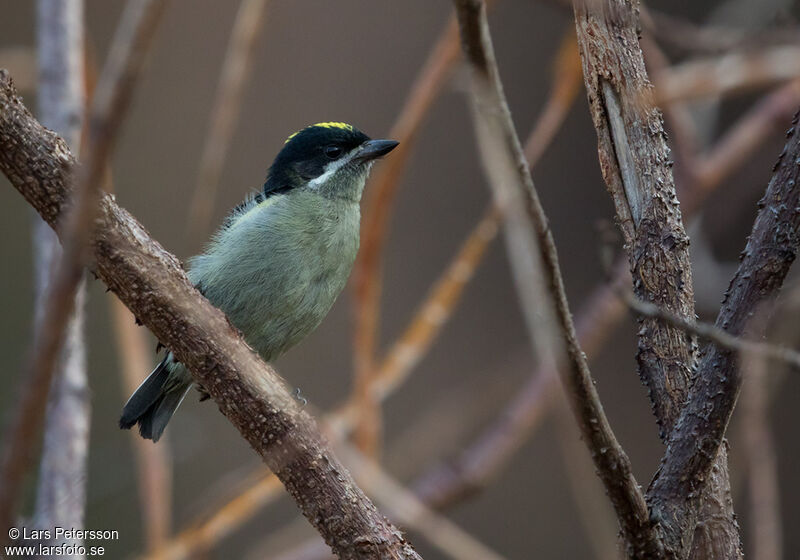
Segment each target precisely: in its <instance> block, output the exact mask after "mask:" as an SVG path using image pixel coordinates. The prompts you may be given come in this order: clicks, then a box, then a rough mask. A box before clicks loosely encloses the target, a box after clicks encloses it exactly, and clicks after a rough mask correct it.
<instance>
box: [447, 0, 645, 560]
mask: <svg viewBox="0 0 800 560" xmlns="http://www.w3.org/2000/svg"><path fill="white" fill-rule="evenodd" d="M455 5H456V10H457V12H458V19H459V27H460V30H461V43H462V49H463V51H464V56H465V58H466V60H467V62H468V64H469V66H470V67H471V69H472V72H471V75H472V92H473V101H474V102H473V115H474V119H473V120H474V123H475V128H476V135H477V139H478V145H479V149H480V154H481V159H482V162H483V165H484V168H485V171H486V175H487V178H488V180H489V183H490V185H491V186H492V189H493V192H494V198H495V201H496V202H497V204H498V206H499V207H500V209H501V211H502V212H503V214H504V215H505V224H506V243H507V247H508V252H509V257H510V261H511V267H512V273H513V275H514V278H515V284H516V288H517V293H518V295H519V297H520V302H521V306H522V311H523V315H524V317H525V320H526V324H527V328H528V335H529V338H530V339H531V342H532V344H533V346H534V348H535V350H536V353H537V357H538V358H539V360H540V361H542V362H543V363H545V364H548V363H552V364H563V368H564V375H563V380H564V384H565V386H566V388H567V392H568V395H569V398H570V404H571V405H572V408H573V412H574V414H575V417H576V420H577V421H578V424H579V426H580V428H581V433H582V435H583V437H584V439H585V441H586V444H587V446H588V447H589V450H590V452H591V454H592V459H593V460H594V461H595V466H596V467H597V469H598V471H599V473H598V474H599V475H600V478H601V480H602V481H603V483H604V484H605V487H606V491H607V492H608V494H609V496H610V498H611V501H612V503H613V504H614V507H615V510H616V511H617V516H618V520H619V522H620V526H621V527H622V530H623V533H624V535H625V537H626V541H627V543H629V546H630V547H631V548H632V549H636V550H639V551H642V553H645V554H651V555H658V554H659V550H660V543H659V542H658V540H657V539H656V538H655V535H653V534H652V532H651V531H650V521H649V514H648V511H647V507H646V505H645V503H644V496H643V494H642V492H641V489H640V488H639V485H638V483H637V482H636V479H635V478H634V476H633V473H632V472H631V466H630V461H629V460H628V457H627V456H626V455H625V452H624V451H623V449H622V447H621V446H620V444H619V442H618V441H617V439H616V437H615V436H614V433H613V431H612V430H611V426H610V425H609V423H608V419H607V418H606V416H605V412H604V411H603V407H602V405H601V404H600V399H599V396H598V394H597V391H596V389H595V386H594V381H593V380H592V377H591V374H590V372H589V367H588V364H587V362H586V356H585V355H584V354H583V351H582V350H581V348H580V346H579V344H578V341H577V335H576V333H575V327H574V325H573V323H572V316H571V314H570V311H569V306H568V304H567V299H566V294H565V291H564V285H563V280H562V278H561V271H560V268H559V264H558V256H557V253H556V248H555V244H554V241H553V237H552V233H551V232H550V229H549V226H548V225H547V218H546V216H545V214H544V210H543V209H542V207H541V204H540V202H539V198H538V195H537V193H536V190H535V188H534V186H533V181H532V179H531V176H530V172H529V170H528V166H527V164H526V163H525V159H524V156H523V153H522V148H521V146H520V144H519V139H518V138H517V136H516V132H515V130H514V125H513V122H512V120H511V115H510V112H509V109H508V105H507V103H506V100H505V96H504V94H503V88H502V84H501V81H500V76H499V72H498V69H497V63H496V61H495V57H494V50H493V47H492V43H491V37H490V34H489V26H488V22H487V20H486V7H485V5H484V4H483V2H480V1H477V0H456V2H455Z"/></svg>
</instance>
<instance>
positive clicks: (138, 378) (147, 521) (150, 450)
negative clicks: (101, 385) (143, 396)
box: [109, 296, 172, 551]
mask: <svg viewBox="0 0 800 560" xmlns="http://www.w3.org/2000/svg"><path fill="white" fill-rule="evenodd" d="M109 305H110V307H111V320H112V325H113V329H114V336H115V338H116V340H117V346H118V349H119V357H120V370H121V375H122V379H123V382H124V383H123V387H124V388H125V394H126V395H130V394H131V393H132V392H133V391H135V390H136V388H137V387H138V386H139V384H140V383H141V382H142V381H143V380H144V378H143V375H145V374H146V373H147V372H148V371H150V369H151V368H150V366H151V364H150V359H149V356H150V353H149V352H148V347H147V343H146V340H145V336H144V331H143V330H142V329H141V328H140V327H138V326H137V325H136V320H135V318H134V316H133V314H132V313H131V312H130V311H128V308H127V307H125V305H124V304H123V303H122V302H121V301H119V299H117V298H116V297H113V296H112V297H111V301H110V302H109ZM130 436H131V444H132V445H133V448H134V455H135V457H136V471H137V476H138V478H139V481H138V490H139V503H140V506H141V507H140V514H141V517H142V527H143V528H144V536H145V539H144V540H145V545H146V547H147V550H148V551H155V550H158V548H159V547H161V546H163V544H164V542H165V541H166V539H167V537H168V535H169V528H170V525H171V524H172V499H171V497H172V464H171V458H170V455H169V450H170V448H169V446H167V445H153V444H152V443H151V442H149V441H147V440H145V439H142V438H141V437H139V435H138V434H136V433H131V434H130Z"/></svg>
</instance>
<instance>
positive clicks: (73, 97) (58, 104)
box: [33, 0, 90, 544]
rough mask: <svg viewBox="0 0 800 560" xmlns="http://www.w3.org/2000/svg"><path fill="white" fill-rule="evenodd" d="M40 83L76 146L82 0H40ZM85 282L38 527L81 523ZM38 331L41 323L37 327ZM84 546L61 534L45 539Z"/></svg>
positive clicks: (66, 358) (50, 111) (37, 233)
mask: <svg viewBox="0 0 800 560" xmlns="http://www.w3.org/2000/svg"><path fill="white" fill-rule="evenodd" d="M37 19H38V21H37V40H38V49H37V52H38V56H39V64H38V68H39V87H38V89H37V93H38V101H39V111H40V113H41V119H42V122H43V123H45V125H46V126H48V127H49V128H51V129H52V130H54V131H55V132H57V133H58V134H61V135H62V136H63V137H64V139H65V141H66V142H67V144H68V145H69V146H70V148H71V149H73V150H75V151H77V150H78V148H79V144H80V138H81V127H82V124H83V120H84V119H83V115H84V95H85V94H84V89H83V59H84V55H83V0H40V1H39V2H38V5H37ZM34 248H35V252H36V257H35V261H36V276H37V282H36V284H37V297H36V318H37V322H38V323H40V324H41V322H42V321H46V320H47V317H46V315H45V309H44V308H43V306H44V302H45V294H46V293H47V284H48V282H49V280H50V272H51V271H52V270H54V265H55V264H56V263H57V262H58V258H59V257H60V255H61V246H60V245H59V243H58V238H57V237H56V235H55V233H53V231H52V230H51V229H50V228H49V227H48V225H47V224H45V223H44V222H43V221H42V219H41V218H39V216H38V215H34ZM85 288H86V287H85V285H84V284H83V283H81V285H80V286H79V288H78V290H77V292H76V301H75V306H74V312H73V314H72V317H70V319H69V321H68V324H67V327H66V335H65V338H64V346H63V348H62V350H61V355H60V357H59V359H58V364H57V369H56V372H55V374H54V377H53V381H52V386H51V387H50V393H49V396H48V405H47V414H46V420H45V428H44V444H43V446H42V457H41V466H40V470H39V483H38V488H37V496H36V509H35V513H34V520H33V523H34V525H35V528H37V529H50V528H52V527H56V526H62V527H75V528H82V527H83V519H84V512H85V506H86V463H87V456H88V447H89V412H90V405H89V392H88V382H87V379H86V348H85V339H84V335H83V324H84V301H85V295H86V289H85ZM38 328H41V325H40V326H39V327H38ZM67 543H69V544H81V543H82V539H62V540H60V541H59V542H55V541H54V542H51V543H48V544H67Z"/></svg>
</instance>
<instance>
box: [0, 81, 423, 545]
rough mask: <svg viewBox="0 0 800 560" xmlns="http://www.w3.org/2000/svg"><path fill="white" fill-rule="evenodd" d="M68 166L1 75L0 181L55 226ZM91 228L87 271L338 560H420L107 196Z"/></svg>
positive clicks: (257, 364)
mask: <svg viewBox="0 0 800 560" xmlns="http://www.w3.org/2000/svg"><path fill="white" fill-rule="evenodd" d="M74 166H75V160H74V159H73V158H72V156H71V154H70V153H69V151H68V150H67V148H66V146H65V145H64V143H63V141H61V139H60V138H58V137H57V136H56V135H54V134H52V133H50V132H48V131H47V130H45V129H43V128H42V127H41V125H39V123H37V122H36V121H35V119H33V117H32V116H31V115H30V113H29V112H28V111H27V109H26V108H25V107H24V105H23V104H22V101H21V100H20V99H19V98H18V97H17V96H16V92H15V91H14V89H13V86H12V85H11V83H10V79H9V78H8V75H7V74H6V73H5V72H4V71H0V171H2V172H3V173H4V174H5V175H6V176H7V177H8V178H9V180H10V181H11V183H12V184H13V185H14V186H15V187H16V188H17V190H19V191H20V193H22V194H23V196H25V198H26V199H27V200H28V202H29V203H30V204H31V205H32V206H34V207H35V208H36V209H37V211H39V213H40V214H41V215H42V217H43V218H45V220H46V221H47V222H48V223H49V224H50V225H51V226H55V225H56V224H57V223H58V219H59V217H60V216H61V214H62V212H63V211H64V208H65V206H66V204H68V202H67V201H68V200H69V187H68V185H69V182H68V178H69V176H70V175H69V174H70V173H71V172H72V170H73V168H74ZM99 202H100V203H99V214H98V217H97V219H96V220H95V221H94V224H93V225H94V233H93V236H92V249H93V253H94V262H93V264H92V270H93V271H94V272H95V273H96V274H97V275H98V277H100V278H102V279H103V281H104V282H105V283H106V284H107V285H108V287H109V288H110V289H111V290H112V291H113V292H114V293H115V294H117V296H118V297H119V298H120V299H121V300H122V301H123V302H124V303H125V305H126V306H127V307H128V308H129V309H131V311H133V312H134V314H135V315H136V316H137V317H138V318H139V319H140V320H141V322H142V323H143V324H144V325H146V326H147V327H148V328H149V329H150V330H152V331H153V333H154V334H155V335H156V336H157V337H158V339H159V340H160V341H162V342H163V343H164V344H165V345H167V346H168V347H169V348H170V349H171V351H172V352H173V353H174V354H175V356H176V357H177V359H178V360H179V361H180V362H181V363H183V364H185V365H186V366H187V367H188V368H189V370H190V371H191V372H192V374H193V376H194V378H195V380H196V381H197V382H198V383H199V384H201V385H202V386H203V387H204V388H205V389H206V391H208V393H209V394H210V395H211V396H212V397H213V398H214V399H215V401H216V402H217V403H218V404H219V406H220V409H221V411H222V412H223V414H225V415H226V416H227V417H228V419H229V420H231V422H232V423H233V424H234V425H235V426H236V427H237V428H238V429H239V431H240V432H241V433H242V435H243V436H244V437H245V438H246V439H247V441H248V442H249V443H250V444H251V445H252V446H253V448H254V449H256V450H257V451H258V452H259V454H260V455H261V457H262V458H263V459H264V461H265V462H266V464H267V465H268V466H269V467H270V468H271V469H272V470H273V472H275V473H276V474H277V476H278V478H280V479H281V482H283V484H284V485H285V486H286V488H287V490H288V491H289V493H290V495H291V496H292V497H293V498H294V499H295V501H296V502H297V504H298V506H299V507H300V509H301V511H302V512H303V513H304V515H305V516H306V517H307V518H308V519H309V521H310V522H311V523H312V524H314V526H315V527H316V528H317V530H318V531H319V532H320V533H321V534H322V535H323V537H324V538H325V540H326V542H328V544H329V545H330V546H331V547H332V548H333V550H334V552H336V553H337V554H338V555H339V556H340V557H341V558H346V559H362V558H394V559H405V558H415V559H416V558H419V555H418V554H416V552H414V550H413V549H412V548H411V546H410V545H409V544H408V543H407V542H406V541H405V539H404V538H403V536H402V535H401V533H400V532H399V531H398V530H397V529H396V528H395V527H394V526H392V525H391V523H389V522H388V521H387V520H386V519H385V518H384V517H383V516H381V515H380V513H379V512H378V511H377V509H376V508H375V506H374V505H373V504H372V502H371V501H370V500H369V499H368V498H367V497H366V495H364V493H363V492H362V491H361V490H360V489H359V488H358V486H356V484H355V483H354V482H353V479H352V477H351V476H350V474H349V473H348V472H347V470H346V469H345V468H344V467H343V466H342V464H341V463H340V462H339V461H338V460H337V459H336V457H335V456H334V455H333V453H332V452H331V451H330V450H329V448H328V446H327V444H326V443H325V442H324V441H323V440H322V437H321V436H320V434H319V431H318V429H317V427H316V425H315V423H314V421H313V420H312V419H311V417H310V416H309V415H308V414H307V413H306V412H304V411H303V410H302V409H301V408H300V406H299V405H298V404H297V403H296V402H295V400H294V398H293V397H292V396H291V394H290V393H289V392H288V391H287V389H286V386H285V383H284V382H283V380H282V379H281V378H280V376H278V374H277V373H275V371H274V370H272V369H271V368H270V367H268V366H267V365H266V364H264V363H263V362H262V361H261V360H260V359H259V358H258V356H257V355H256V354H255V353H254V352H253V351H252V350H251V349H250V348H249V347H248V346H247V344H246V343H245V342H244V341H243V340H242V338H241V337H240V336H239V335H238V333H236V332H235V331H234V329H233V328H232V327H231V325H230V323H229V322H228V321H227V319H226V318H225V315H224V314H223V313H222V312H221V311H219V310H218V309H216V308H215V307H213V306H212V305H211V304H210V303H209V302H208V300H206V299H205V298H203V297H202V296H201V295H200V294H199V292H197V290H196V289H194V287H193V286H192V285H191V284H190V283H189V281H188V279H187V277H186V274H185V273H184V271H183V269H182V268H181V266H180V263H179V262H178V260H177V259H176V258H175V257H174V256H173V255H171V254H169V253H167V252H166V251H164V249H162V248H161V246H160V245H158V243H157V242H155V241H154V240H153V239H152V238H151V237H150V236H149V235H148V234H147V232H146V231H145V230H144V228H143V227H142V226H141V225H140V224H139V223H138V222H137V221H136V220H135V219H134V218H133V217H132V216H131V215H130V214H128V213H127V212H125V211H124V210H122V209H121V208H119V207H118V206H117V205H116V203H115V202H114V201H113V199H112V197H111V196H109V195H103V196H101V197H100V201H99Z"/></svg>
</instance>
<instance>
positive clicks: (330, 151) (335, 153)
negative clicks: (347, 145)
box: [325, 146, 342, 159]
mask: <svg viewBox="0 0 800 560" xmlns="http://www.w3.org/2000/svg"><path fill="white" fill-rule="evenodd" d="M325 155H326V156H327V157H328V159H336V158H338V157H339V156H340V155H342V149H341V148H340V147H339V146H325Z"/></svg>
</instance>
